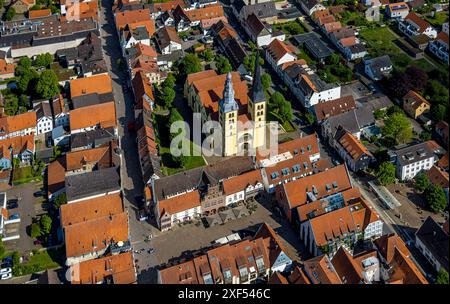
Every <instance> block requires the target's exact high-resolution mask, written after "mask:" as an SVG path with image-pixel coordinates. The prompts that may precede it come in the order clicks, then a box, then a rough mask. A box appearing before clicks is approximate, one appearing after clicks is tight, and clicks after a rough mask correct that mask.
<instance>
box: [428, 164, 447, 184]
mask: <svg viewBox="0 0 450 304" xmlns="http://www.w3.org/2000/svg"><path fill="white" fill-rule="evenodd" d="M425 174H426V175H427V176H428V179H429V180H430V182H431V183H433V184H434V185H438V186H441V187H442V188H448V187H449V185H448V183H449V177H448V172H446V171H444V170H443V169H441V168H439V167H438V166H433V167H431V169H430V170H428V171H427V172H426V173H425Z"/></svg>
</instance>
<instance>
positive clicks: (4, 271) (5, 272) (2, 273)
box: [0, 267, 12, 275]
mask: <svg viewBox="0 0 450 304" xmlns="http://www.w3.org/2000/svg"><path fill="white" fill-rule="evenodd" d="M11 271H12V270H11V267H6V268H2V269H0V274H1V275H4V274H7V273H11Z"/></svg>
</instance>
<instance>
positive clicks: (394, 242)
mask: <svg viewBox="0 0 450 304" xmlns="http://www.w3.org/2000/svg"><path fill="white" fill-rule="evenodd" d="M373 243H374V244H375V246H376V247H377V248H378V252H379V253H380V254H381V255H382V256H383V258H384V259H385V260H386V262H387V263H388V264H390V263H391V261H392V259H393V257H394V253H395V249H397V250H399V251H400V252H401V253H402V254H403V255H404V256H407V257H408V256H410V252H409V250H408V248H406V245H405V243H404V242H403V240H402V239H401V238H400V237H399V236H398V235H396V234H395V233H391V234H385V235H383V236H381V237H379V238H378V239H376V240H375V241H373Z"/></svg>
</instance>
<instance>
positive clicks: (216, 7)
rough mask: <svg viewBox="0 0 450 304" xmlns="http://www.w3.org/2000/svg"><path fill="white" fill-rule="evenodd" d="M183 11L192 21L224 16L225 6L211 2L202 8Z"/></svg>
mask: <svg viewBox="0 0 450 304" xmlns="http://www.w3.org/2000/svg"><path fill="white" fill-rule="evenodd" d="M183 11H184V14H185V15H186V16H187V17H188V18H189V20H190V21H191V22H192V21H199V20H202V19H210V18H216V17H222V16H224V12H223V7H222V5H220V4H211V5H206V6H204V7H202V8H196V9H193V10H183Z"/></svg>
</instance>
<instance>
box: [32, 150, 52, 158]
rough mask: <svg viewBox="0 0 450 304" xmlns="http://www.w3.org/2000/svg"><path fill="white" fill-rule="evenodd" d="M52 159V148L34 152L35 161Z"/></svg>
mask: <svg viewBox="0 0 450 304" xmlns="http://www.w3.org/2000/svg"><path fill="white" fill-rule="evenodd" d="M52 157H53V148H45V149H42V150H37V151H36V159H41V160H46V159H50V158H52Z"/></svg>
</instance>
